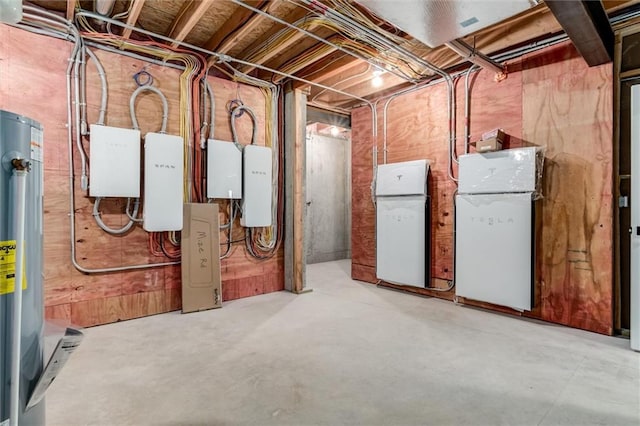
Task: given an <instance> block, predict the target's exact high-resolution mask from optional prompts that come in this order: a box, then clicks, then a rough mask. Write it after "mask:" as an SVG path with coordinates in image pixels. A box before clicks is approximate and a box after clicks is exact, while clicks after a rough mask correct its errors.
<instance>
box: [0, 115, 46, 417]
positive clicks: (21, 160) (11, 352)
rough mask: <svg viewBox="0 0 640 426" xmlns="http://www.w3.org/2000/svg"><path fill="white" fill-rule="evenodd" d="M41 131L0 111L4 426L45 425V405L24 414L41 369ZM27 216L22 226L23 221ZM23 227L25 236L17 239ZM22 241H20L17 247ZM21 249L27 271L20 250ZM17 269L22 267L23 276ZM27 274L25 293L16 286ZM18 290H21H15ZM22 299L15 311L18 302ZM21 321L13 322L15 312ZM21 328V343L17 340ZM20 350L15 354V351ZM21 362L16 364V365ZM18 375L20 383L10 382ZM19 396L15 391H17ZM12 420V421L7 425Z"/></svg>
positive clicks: (0, 410) (0, 393)
mask: <svg viewBox="0 0 640 426" xmlns="http://www.w3.org/2000/svg"><path fill="white" fill-rule="evenodd" d="M42 154H43V139H42V127H41V126H40V124H39V123H38V122H36V121H34V120H32V119H30V118H27V117H24V116H21V115H19V114H15V113H11V112H7V111H0V160H1V165H0V425H2V426H4V425H5V424H7V425H8V424H16V422H18V421H19V423H20V425H44V423H45V409H44V402H40V403H39V404H37V405H35V406H34V407H31V408H30V409H29V410H26V411H25V406H26V404H27V399H28V398H29V396H30V394H31V392H32V391H33V388H34V387H35V384H36V381H37V380H38V379H39V378H40V374H41V372H42V369H43V316H44V312H43V311H44V308H43V306H44V304H43V279H42V271H43V269H42V213H43V211H42V192H43V164H42V160H43V158H42V157H43V156H42ZM21 217H24V222H22V221H21V220H20V218H21ZM23 226H24V228H23V229H24V234H23V238H19V236H18V234H19V233H20V231H19V230H20V229H22V227H23ZM20 240H21V241H22V243H19V242H20ZM21 247H23V253H24V256H23V257H22V259H23V262H24V267H23V268H19V266H17V265H20V259H19V256H18V249H19V248H21ZM17 269H22V271H23V274H20V273H19V271H17ZM20 275H24V276H23V279H21V280H20V281H21V282H22V291H21V292H19V287H20V286H19V285H17V284H18V283H17V282H16V281H17V280H19V279H20ZM16 287H18V288H16ZM20 298H21V299H22V303H20V304H19V305H20V308H19V309H16V304H15V303H14V300H18V301H19V300H20ZM20 310H21V311H22V312H21V315H18V318H21V321H15V318H16V317H15V316H14V312H16V313H17V314H20ZM15 330H19V336H17V337H18V340H15V339H14V336H13V334H14V333H15ZM16 349H17V351H16ZM16 359H17V360H19V361H18V362H17V363H16V362H13V361H15V360H16ZM12 377H13V378H15V377H17V378H18V380H15V381H14V380H12ZM16 390H17V391H18V393H15V391H16ZM9 419H10V421H9Z"/></svg>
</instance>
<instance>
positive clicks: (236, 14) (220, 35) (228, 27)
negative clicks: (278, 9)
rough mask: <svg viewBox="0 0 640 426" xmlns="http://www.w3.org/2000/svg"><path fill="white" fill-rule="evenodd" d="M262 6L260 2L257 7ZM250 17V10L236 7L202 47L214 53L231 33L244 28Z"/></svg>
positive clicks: (262, 3) (251, 13)
mask: <svg viewBox="0 0 640 426" xmlns="http://www.w3.org/2000/svg"><path fill="white" fill-rule="evenodd" d="M263 5H264V2H261V4H260V6H257V7H262V6H263ZM251 15H253V12H252V11H251V10H249V9H246V8H244V7H242V6H237V7H236V9H235V10H234V11H233V13H232V14H231V16H230V17H229V19H227V20H226V21H225V22H224V24H222V26H221V27H220V28H219V29H218V30H217V31H216V32H215V34H213V35H212V36H211V38H210V39H209V40H208V41H207V42H206V43H205V44H204V46H203V47H204V48H205V49H207V50H212V51H215V50H216V49H217V48H218V46H219V45H220V43H222V41H223V40H224V39H225V38H227V37H228V36H229V35H230V34H233V32H234V31H236V30H237V29H238V28H240V27H242V26H244V25H245V24H246V23H247V21H248V20H249V19H250V18H251ZM221 53H222V52H221Z"/></svg>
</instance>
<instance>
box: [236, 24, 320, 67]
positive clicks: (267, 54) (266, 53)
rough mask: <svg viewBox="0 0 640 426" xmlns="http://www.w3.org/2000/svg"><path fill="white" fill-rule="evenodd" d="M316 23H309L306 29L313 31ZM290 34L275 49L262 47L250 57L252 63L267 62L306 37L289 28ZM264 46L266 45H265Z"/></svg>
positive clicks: (260, 63)
mask: <svg viewBox="0 0 640 426" xmlns="http://www.w3.org/2000/svg"><path fill="white" fill-rule="evenodd" d="M316 28H317V27H316V25H315V24H313V25H309V28H307V31H313V30H314V29H316ZM291 31H292V33H291V36H290V37H287V38H286V39H285V40H283V41H282V42H281V43H280V44H279V45H278V48H277V49H266V48H265V49H262V50H261V51H260V52H259V53H258V54H257V55H254V56H252V57H251V62H253V63H254V64H258V65H262V64H264V63H266V62H269V60H271V59H273V58H275V57H276V56H278V55H280V54H281V53H282V52H285V51H286V50H287V49H289V48H290V47H292V46H294V45H295V44H296V43H298V42H300V41H301V40H302V39H304V38H305V37H308V36H307V35H306V34H304V33H303V32H300V31H295V30H291ZM265 47H266V46H265ZM254 69H255V67H245V68H244V69H243V70H242V72H244V73H250V72H251V71H253V70H254Z"/></svg>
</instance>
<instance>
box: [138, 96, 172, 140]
mask: <svg viewBox="0 0 640 426" xmlns="http://www.w3.org/2000/svg"><path fill="white" fill-rule="evenodd" d="M147 90H148V91H150V92H153V93H155V94H156V95H158V96H160V99H162V128H161V129H160V133H167V119H168V118H169V104H168V103H167V98H166V96H164V93H162V92H161V91H160V89H158V88H157V87H153V86H140V87H138V88H137V89H136V90H134V91H133V93H132V94H131V98H130V99H129V113H130V114H131V122H132V123H133V128H134V129H135V130H140V126H138V119H137V118H136V107H135V103H136V98H137V97H138V95H139V94H140V93H142V92H144V91H147Z"/></svg>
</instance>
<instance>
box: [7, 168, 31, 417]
mask: <svg viewBox="0 0 640 426" xmlns="http://www.w3.org/2000/svg"><path fill="white" fill-rule="evenodd" d="M14 162H17V163H18V167H16V168H15V169H14V170H13V175H12V176H11V180H12V181H13V184H14V188H13V197H14V208H15V213H14V217H13V229H14V232H15V234H14V237H15V240H16V263H15V265H16V266H15V268H16V269H15V286H14V287H15V288H14V292H13V323H12V329H11V396H10V398H11V400H10V409H9V419H10V420H9V424H10V425H11V426H17V425H18V417H19V415H20V351H21V348H20V346H21V339H22V280H23V265H24V253H23V251H24V222H25V207H26V198H27V197H26V192H27V173H28V172H27V169H26V166H27V165H28V163H26V162H25V161H24V160H14ZM14 167H15V166H14Z"/></svg>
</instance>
